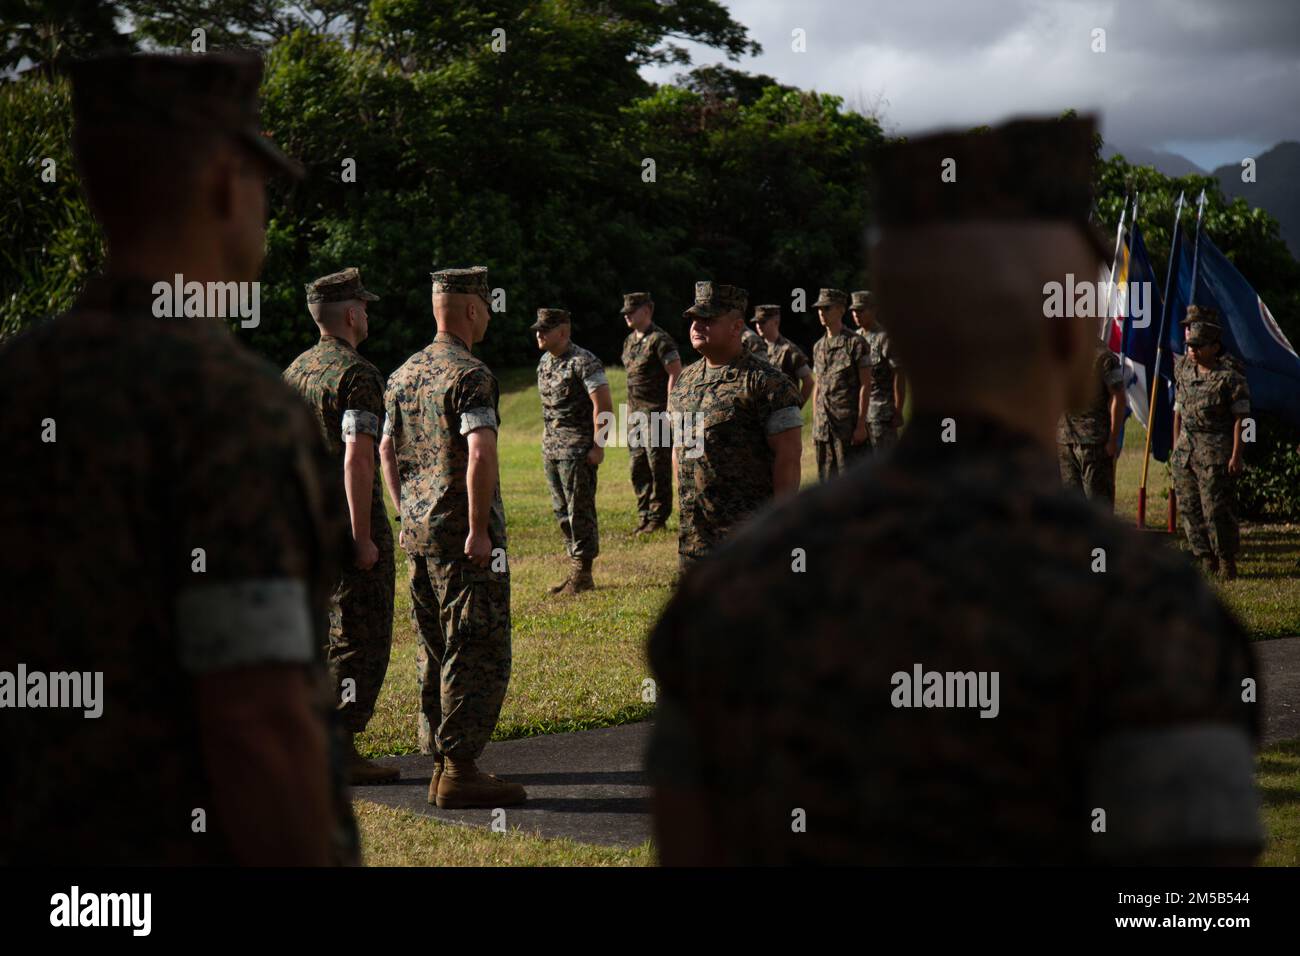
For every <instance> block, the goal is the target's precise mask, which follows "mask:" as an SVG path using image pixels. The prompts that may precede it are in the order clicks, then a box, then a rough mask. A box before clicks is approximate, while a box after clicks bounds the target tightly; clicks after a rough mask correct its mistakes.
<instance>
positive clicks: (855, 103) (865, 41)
mask: <svg viewBox="0 0 1300 956" xmlns="http://www.w3.org/2000/svg"><path fill="white" fill-rule="evenodd" d="M723 2H724V3H725V5H726V6H727V7H728V8H729V9H730V10H731V13H732V16H733V17H734V18H735V19H736V20H738V21H739V22H741V23H743V24H744V25H745V26H746V27H747V28H748V29H749V32H750V36H751V37H752V38H753V39H755V40H757V41H758V42H759V43H761V44H762V45H763V52H762V53H761V54H760V55H759V56H757V57H749V58H745V59H743V60H742V61H740V62H739V63H737V64H732V65H733V66H738V67H740V68H743V69H745V70H747V71H749V72H758V73H766V74H768V75H770V76H773V77H775V78H776V79H778V80H779V81H781V82H783V83H789V84H792V85H796V86H799V87H803V88H810V89H816V90H819V91H823V92H829V93H836V94H838V95H840V96H843V97H844V98H845V101H846V103H847V104H848V105H849V106H850V107H852V108H856V109H860V110H863V111H864V112H872V111H875V112H877V114H878V115H879V116H880V118H881V120H882V122H883V124H884V126H885V128H886V130H888V131H889V132H891V133H903V134H907V133H915V132H920V131H923V130H926V129H932V128H935V127H940V126H947V125H954V126H959V127H967V126H974V125H978V124H980V123H993V122H996V121H998V120H1000V119H1002V118H1005V117H1008V116H1011V115H1016V114H1025V113H1053V112H1058V111H1060V110H1062V109H1065V108H1067V107H1074V108H1076V109H1078V110H1079V111H1080V112H1085V111H1094V112H1096V113H1097V114H1098V115H1099V116H1100V118H1101V122H1102V132H1103V134H1104V135H1105V137H1106V139H1107V141H1108V142H1112V143H1114V144H1117V145H1120V146H1121V147H1123V146H1129V147H1135V146H1136V147H1146V148H1150V149H1165V150H1169V151H1171V152H1177V153H1181V154H1182V155H1184V156H1186V157H1187V158H1189V159H1191V160H1192V161H1193V162H1195V163H1197V164H1198V165H1200V166H1201V167H1202V168H1204V169H1207V170H1208V169H1213V168H1214V167H1215V166H1218V165H1221V164H1223V163H1229V162H1231V163H1237V162H1240V161H1241V158H1242V157H1244V156H1253V155H1258V154H1259V153H1260V152H1262V151H1263V150H1265V149H1267V148H1268V147H1269V146H1272V145H1273V144H1274V143H1276V142H1278V141H1280V140H1284V139H1291V140H1300V0H1112V2H1099V0H723ZM796 28H801V29H803V30H804V31H806V36H807V50H806V52H802V53H799V52H794V51H793V50H792V49H791V44H792V38H791V32H792V31H793V30H795V29H796ZM1096 28H1101V29H1104V30H1105V31H1106V35H1105V40H1106V51H1105V52H1104V53H1094V52H1093V51H1092V45H1093V30H1094V29H1096ZM688 46H689V48H690V50H691V53H692V56H693V58H694V62H695V63H697V64H701V63H715V62H719V61H720V60H722V59H723V57H722V56H721V55H720V54H719V53H718V52H717V51H715V50H710V49H708V48H707V47H700V46H697V45H694V44H690V45H688ZM680 72H682V68H681V67H666V68H656V69H646V70H645V75H646V77H647V79H652V80H655V81H656V82H666V81H669V80H671V79H672V78H673V76H674V75H676V74H678V73H680Z"/></svg>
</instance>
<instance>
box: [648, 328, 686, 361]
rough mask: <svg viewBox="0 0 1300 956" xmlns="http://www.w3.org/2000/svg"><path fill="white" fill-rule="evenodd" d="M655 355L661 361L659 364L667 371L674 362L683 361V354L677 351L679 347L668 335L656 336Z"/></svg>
mask: <svg viewBox="0 0 1300 956" xmlns="http://www.w3.org/2000/svg"><path fill="white" fill-rule="evenodd" d="M654 350H655V355H656V356H657V357H658V359H659V364H660V365H662V366H663V367H664V368H665V369H666V368H668V366H670V365H672V364H673V363H674V362H680V361H681V360H682V356H681V353H679V352H678V351H677V345H676V343H674V342H673V340H672V339H670V338H669V337H668V336H667V335H662V334H661V335H656V336H655V342H654Z"/></svg>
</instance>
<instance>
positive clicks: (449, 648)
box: [384, 332, 510, 761]
mask: <svg viewBox="0 0 1300 956" xmlns="http://www.w3.org/2000/svg"><path fill="white" fill-rule="evenodd" d="M498 398H499V393H498V388H497V380H496V378H494V377H493V375H492V373H491V372H490V371H489V370H488V367H487V366H486V365H485V364H483V362H481V361H480V360H479V359H477V358H475V357H474V355H473V354H471V352H470V350H469V347H468V346H467V345H466V344H465V343H464V342H462V341H461V340H460V339H459V338H457V337H456V336H455V335H452V334H451V333H449V332H439V333H438V334H437V335H436V336H435V337H434V340H433V342H432V343H430V344H429V345H428V346H427V347H425V348H424V349H423V350H422V351H419V352H416V353H415V354H414V355H412V356H411V357H410V358H409V359H407V360H406V362H405V364H403V365H402V367H401V368H399V369H398V370H397V371H396V372H394V373H393V374H392V376H391V377H390V378H389V380H388V391H387V392H386V393H385V395H384V408H385V411H386V413H387V415H386V417H385V419H384V433H385V434H386V435H388V436H389V437H390V440H391V441H392V442H393V444H394V446H395V451H396V454H397V466H398V472H399V474H400V475H401V486H402V518H401V521H402V530H401V534H400V536H399V544H400V545H401V546H402V549H403V550H404V551H405V552H406V553H407V557H408V564H409V571H410V585H411V617H412V620H413V621H414V623H415V626H416V630H417V632H418V633H419V637H420V655H419V667H420V745H421V749H422V750H424V752H426V753H428V752H432V751H433V750H434V749H435V748H436V752H437V753H438V754H440V755H443V756H446V757H450V758H452V759H453V760H465V761H472V760H475V759H477V758H478V756H479V754H481V753H482V752H483V748H484V747H486V746H487V742H488V738H490V737H491V736H492V730H493V728H494V727H495V726H496V723H497V717H498V716H499V715H500V712H501V703H502V701H503V700H504V699H505V695H506V685H507V684H508V683H509V681H510V570H509V566H508V564H507V563H506V559H505V547H506V517H505V509H504V508H503V507H502V504H501V487H500V482H499V481H498V482H497V488H496V490H495V491H494V492H493V497H492V506H491V510H490V512H489V516H488V526H487V532H488V537H489V539H490V540H491V543H492V552H493V554H492V561H491V563H490V564H489V566H488V567H486V568H481V567H479V566H477V565H475V564H474V563H473V562H471V561H469V560H468V559H467V558H466V557H465V539H466V538H467V537H468V536H469V531H470V525H469V491H468V489H467V487H466V476H467V472H468V468H469V441H468V439H467V437H466V436H467V435H469V433H470V432H471V431H474V430H475V429H478V428H491V429H493V430H496V429H497V428H498V427H499V425H500V416H499V414H498Z"/></svg>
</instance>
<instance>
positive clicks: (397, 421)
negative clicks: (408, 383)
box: [384, 382, 402, 441]
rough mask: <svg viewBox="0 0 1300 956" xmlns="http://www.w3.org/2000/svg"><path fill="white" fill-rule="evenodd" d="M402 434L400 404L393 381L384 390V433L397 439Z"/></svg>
mask: <svg viewBox="0 0 1300 956" xmlns="http://www.w3.org/2000/svg"><path fill="white" fill-rule="evenodd" d="M401 434H402V406H401V404H400V402H399V401H398V389H397V386H396V385H394V384H393V383H391V382H390V383H389V384H388V388H387V389H385V391H384V435H385V436H387V437H388V438H391V439H393V440H394V441H397V440H398V439H400V438H401Z"/></svg>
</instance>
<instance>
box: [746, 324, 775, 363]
mask: <svg viewBox="0 0 1300 956" xmlns="http://www.w3.org/2000/svg"><path fill="white" fill-rule="evenodd" d="M740 344H741V345H742V346H743V347H744V349H745V351H746V352H750V353H752V354H754V355H757V356H758V357H759V358H761V359H764V360H765V361H768V362H770V361H771V356H770V355H769V354H768V350H767V341H766V340H765V339H764V338H763V336H761V335H759V334H758V333H757V332H755V331H754V330H753V329H751V328H749V327H748V326H746V327H745V328H744V329H743V330H742V331H741V333H740Z"/></svg>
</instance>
